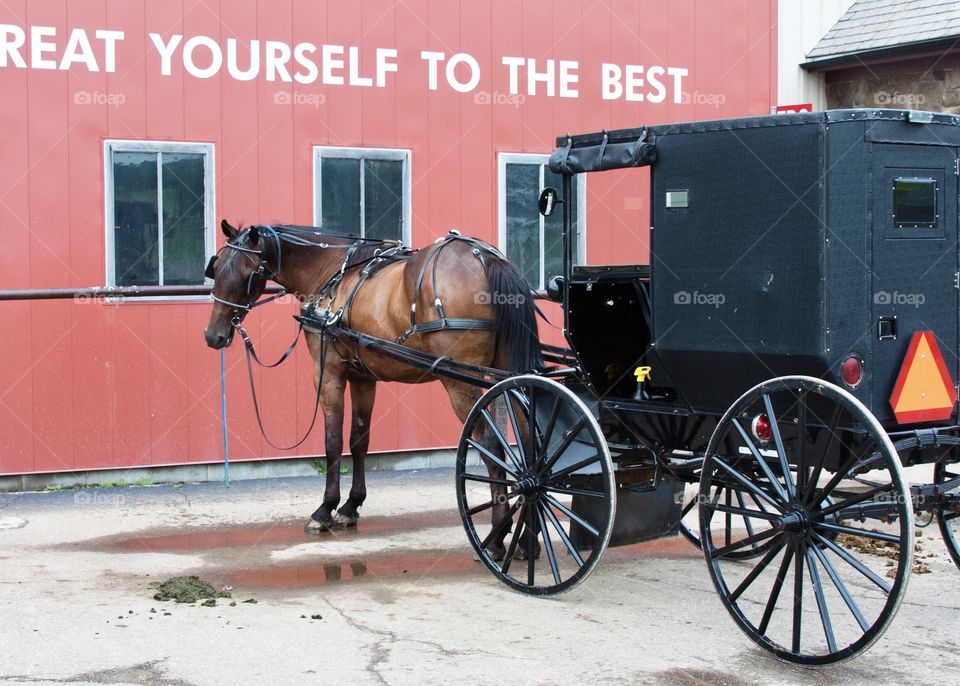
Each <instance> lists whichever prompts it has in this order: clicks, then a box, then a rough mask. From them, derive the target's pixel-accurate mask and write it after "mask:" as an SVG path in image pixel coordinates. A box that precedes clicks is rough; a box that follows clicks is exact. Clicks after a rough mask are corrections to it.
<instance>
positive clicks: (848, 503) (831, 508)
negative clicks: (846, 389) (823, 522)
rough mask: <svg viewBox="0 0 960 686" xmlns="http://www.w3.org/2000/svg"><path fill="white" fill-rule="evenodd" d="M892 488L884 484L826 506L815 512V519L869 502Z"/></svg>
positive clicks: (892, 486) (891, 485)
mask: <svg viewBox="0 0 960 686" xmlns="http://www.w3.org/2000/svg"><path fill="white" fill-rule="evenodd" d="M893 488H894V484H892V483H889V484H884V485H882V486H877V487H876V488H871V489H869V490H866V491H864V492H862V493H857V494H856V495H852V496H850V497H849V498H845V499H844V500H840V501H837V502H835V503H833V504H832V505H828V506H827V507H825V508H823V509H822V510H819V511H817V513H816V518H817V519H821V518H823V517H827V516H829V515H832V514H833V513H834V512H840V511H841V510H844V509H846V508H848V507H852V506H854V505H856V504H858V503H862V502H864V501H865V500H870V499H871V498H874V497H875V496H877V495H879V494H880V493H883V492H884V491H891V490H893Z"/></svg>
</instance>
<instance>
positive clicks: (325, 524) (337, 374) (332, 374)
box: [304, 358, 346, 533]
mask: <svg viewBox="0 0 960 686" xmlns="http://www.w3.org/2000/svg"><path fill="white" fill-rule="evenodd" d="M318 381H319V363H317V365H316V369H315V371H314V384H316V383H317V382H318ZM345 390H346V369H345V367H344V365H343V364H341V363H339V362H331V361H330V360H329V358H328V361H327V368H326V370H325V371H324V373H323V386H322V387H321V388H320V404H321V406H322V407H323V430H324V439H325V450H326V458H327V485H326V489H325V490H324V493H323V503H322V504H321V505H320V507H318V508H317V510H316V511H315V512H314V513H313V514H312V515H310V519H309V520H308V521H307V524H306V526H305V527H304V530H305V531H306V532H307V533H316V532H319V531H326V530H327V529H329V528H330V527H331V526H332V525H333V517H332V516H331V513H332V512H333V511H334V509H336V507H337V505H339V504H340V460H341V458H342V457H343V394H344V391H345Z"/></svg>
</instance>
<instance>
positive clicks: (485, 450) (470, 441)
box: [467, 438, 520, 480]
mask: <svg viewBox="0 0 960 686" xmlns="http://www.w3.org/2000/svg"><path fill="white" fill-rule="evenodd" d="M467 445H469V446H470V447H471V448H476V449H477V450H478V451H479V452H480V454H482V455H483V456H484V457H486V458H487V459H488V460H490V461H491V462H493V463H494V464H495V465H497V466H498V467H499V468H500V469H502V470H503V471H505V472H506V473H507V474H509V475H510V476H512V477H513V478H514V479H519V478H520V475H519V474H517V472H516V471H514V469H513V467H511V466H510V465H508V464H507V463H506V462H504V461H503V460H501V459H500V457H499V456H498V455H496V454H495V453H493V452H491V451H490V449H489V448H487V447H486V446H484V445H481V444H480V443H479V442H478V441H476V440H474V439H472V438H468V439H467ZM478 480H479V479H478Z"/></svg>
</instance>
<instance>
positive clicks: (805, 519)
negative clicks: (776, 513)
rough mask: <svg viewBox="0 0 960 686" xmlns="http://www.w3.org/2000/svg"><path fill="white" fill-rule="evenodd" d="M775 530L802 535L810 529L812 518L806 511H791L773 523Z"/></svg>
mask: <svg viewBox="0 0 960 686" xmlns="http://www.w3.org/2000/svg"><path fill="white" fill-rule="evenodd" d="M773 528H775V529H777V530H778V531H786V532H789V533H801V532H804V531H807V530H808V529H809V528H810V516H809V515H808V514H807V513H806V511H805V510H791V511H790V512H787V513H786V514H784V515H783V516H782V517H781V518H780V519H776V520H774V521H773Z"/></svg>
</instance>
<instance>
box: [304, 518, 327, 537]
mask: <svg viewBox="0 0 960 686" xmlns="http://www.w3.org/2000/svg"><path fill="white" fill-rule="evenodd" d="M331 526H333V521H332V520H330V519H327V520H324V521H322V522H318V521H317V520H316V519H314V518H313V517H311V518H310V519H308V520H307V523H306V525H305V526H304V527H303V530H304V532H305V533H308V534H319V533H320V532H322V531H329V530H330V527H331Z"/></svg>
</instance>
